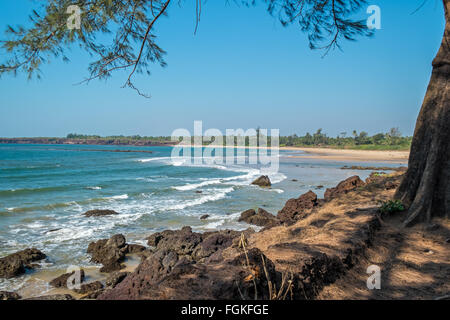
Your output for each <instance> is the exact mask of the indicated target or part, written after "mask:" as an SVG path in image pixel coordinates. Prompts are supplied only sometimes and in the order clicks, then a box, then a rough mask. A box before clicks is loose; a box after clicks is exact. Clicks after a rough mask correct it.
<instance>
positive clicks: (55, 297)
mask: <svg viewBox="0 0 450 320" xmlns="http://www.w3.org/2000/svg"><path fill="white" fill-rule="evenodd" d="M24 300H75V299H74V298H73V297H72V296H71V295H70V294H52V295H49V296H39V297H33V298H28V299H24Z"/></svg>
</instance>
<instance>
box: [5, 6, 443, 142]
mask: <svg viewBox="0 0 450 320" xmlns="http://www.w3.org/2000/svg"><path fill="white" fill-rule="evenodd" d="M226 2H227V1H225V0H223V1H220V0H214V1H208V2H207V3H206V4H204V5H203V14H202V17H201V23H200V26H199V30H198V32H197V34H196V35H194V25H195V7H194V5H193V3H194V1H185V2H184V3H183V4H182V6H181V7H180V6H178V4H176V3H175V4H172V5H171V7H170V10H169V16H168V17H167V18H163V19H162V20H161V21H160V23H159V24H158V26H157V35H158V39H159V41H158V43H159V45H160V46H162V48H163V49H165V50H166V51H167V52H168V53H167V55H166V61H167V63H168V66H167V67H166V68H164V69H163V68H161V67H159V66H157V65H154V66H152V67H151V69H152V75H151V76H150V77H147V76H137V77H136V78H135V84H136V85H137V86H138V87H139V88H140V89H141V90H142V91H144V92H146V93H150V94H151V95H152V98H151V99H145V98H143V97H141V96H139V95H137V94H136V93H135V92H134V91H133V90H131V89H122V88H121V86H122V84H123V83H124V82H125V80H126V74H125V73H117V74H115V75H114V76H113V78H111V79H109V80H108V81H107V82H104V81H93V82H91V83H90V84H89V85H74V83H77V82H79V81H81V80H82V79H83V78H84V77H85V76H87V75H88V73H87V65H88V62H89V57H88V56H87V55H86V54H84V53H83V52H80V51H78V50H72V51H71V52H70V53H69V58H71V62H70V63H69V64H67V63H63V62H60V61H56V60H54V61H53V62H52V63H51V64H50V65H48V66H46V67H44V68H43V77H42V79H41V80H32V81H28V80H27V79H26V76H25V75H19V76H17V77H11V76H4V77H2V78H0V115H1V116H0V136H1V137H14V136H29V137H31V136H65V135H66V134H68V133H70V132H77V133H85V134H100V135H114V134H124V135H132V134H140V135H170V134H171V132H172V131H173V130H174V129H177V128H187V129H189V130H190V131H191V132H192V130H193V121H194V120H202V121H203V127H204V129H207V128H219V129H220V130H225V128H244V129H247V128H255V127H257V126H260V127H261V128H268V129H271V128H278V129H280V133H281V134H282V135H288V134H292V133H297V134H304V133H306V132H314V131H315V130H316V129H317V128H323V129H324V131H325V132H326V133H328V134H330V135H333V136H335V135H337V134H339V133H340V132H344V131H345V132H348V133H349V134H350V133H351V131H352V130H354V129H355V130H357V131H361V130H365V131H368V132H369V133H370V134H374V133H377V132H386V131H387V130H389V128H391V127H399V128H400V130H401V132H402V133H404V134H408V135H412V133H413V130H414V125H415V120H416V117H417V114H418V112H419V109H420V106H421V102H422V99H423V97H424V95H425V91H426V87H427V84H428V81H429V77H430V74H431V61H432V59H433V58H434V56H435V54H436V53H437V50H438V48H439V45H440V42H441V39H442V33H443V28H444V17H443V8H442V1H439V0H428V1H427V3H426V5H425V6H424V7H422V8H421V9H420V10H419V11H418V12H416V13H414V14H411V13H412V12H413V11H414V10H415V9H417V8H418V7H419V6H420V4H421V3H422V0H398V1H392V0H373V1H372V2H371V3H370V4H376V5H378V6H379V7H380V8H381V19H382V22H381V24H382V29H381V30H377V31H376V34H375V37H374V38H372V39H359V41H357V42H351V43H342V44H343V52H341V51H338V50H335V51H331V52H330V53H329V54H328V55H327V56H326V57H324V58H322V55H323V51H315V50H314V51H312V50H310V49H309V47H308V43H307V39H306V36H305V35H304V34H302V33H301V31H300V30H299V28H298V27H297V26H296V25H293V26H290V27H288V28H284V27H282V26H281V25H280V24H279V22H278V21H277V20H276V19H274V18H272V17H271V16H270V15H268V14H267V12H266V11H265V7H264V6H262V5H258V6H256V7H252V8H245V7H239V6H237V5H235V4H234V3H233V1H228V2H229V4H226ZM32 7H33V1H29V0H19V1H2V2H1V3H0V26H1V28H2V30H4V29H5V26H6V25H8V24H12V25H17V24H24V23H25V22H26V21H27V16H28V14H29V12H30V8H32ZM1 37H2V38H4V34H3V33H2V36H1ZM0 58H3V57H0Z"/></svg>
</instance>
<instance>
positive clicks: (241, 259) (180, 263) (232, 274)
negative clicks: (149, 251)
mask: <svg viewBox="0 0 450 320" xmlns="http://www.w3.org/2000/svg"><path fill="white" fill-rule="evenodd" d="M168 254H169V252H167V251H160V252H158V253H157V254H155V255H153V256H152V257H150V258H149V259H147V260H146V261H144V262H143V263H142V264H140V265H139V267H138V268H137V269H136V271H135V272H133V273H132V274H130V275H129V276H127V277H126V278H125V280H124V281H122V282H121V283H120V284H118V285H117V286H116V287H115V288H114V289H111V290H108V291H105V292H104V293H103V294H102V295H100V296H99V297H98V299H99V300H118V299H127V300H130V299H131V300H132V299H176V300H188V299H189V300H192V299H194V300H202V299H220V300H242V299H246V300H253V299H254V298H255V286H256V291H257V293H258V296H257V298H258V299H269V296H268V290H267V279H266V277H265V273H264V265H263V263H262V261H263V259H264V261H265V267H266V270H267V272H268V275H269V277H270V279H271V280H272V281H273V282H274V283H275V285H277V287H279V281H278V282H277V280H278V279H279V278H280V275H279V274H278V273H277V272H276V271H275V266H274V264H273V263H272V261H270V260H269V259H268V258H266V257H265V256H264V254H263V253H262V252H261V251H260V250H258V249H256V248H252V249H250V250H248V251H247V255H245V254H244V253H241V254H239V255H237V256H235V257H234V258H230V259H228V260H226V261H220V262H218V263H214V264H206V263H191V262H189V261H187V260H185V259H179V260H177V261H176V262H175V260H174V259H170V261H171V266H169V267H164V266H163V265H162V261H163V260H164V258H165V257H166V256H167V255H168ZM247 259H248V260H247ZM247 261H248V263H247Z"/></svg>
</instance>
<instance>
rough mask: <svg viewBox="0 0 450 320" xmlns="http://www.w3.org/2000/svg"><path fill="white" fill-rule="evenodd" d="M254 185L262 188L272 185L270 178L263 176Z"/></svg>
mask: <svg viewBox="0 0 450 320" xmlns="http://www.w3.org/2000/svg"><path fill="white" fill-rule="evenodd" d="M252 184H254V185H257V186H260V187H270V186H271V185H272V183H271V182H270V179H269V177H268V176H261V177H259V178H258V179H256V180H255V181H253V182H252Z"/></svg>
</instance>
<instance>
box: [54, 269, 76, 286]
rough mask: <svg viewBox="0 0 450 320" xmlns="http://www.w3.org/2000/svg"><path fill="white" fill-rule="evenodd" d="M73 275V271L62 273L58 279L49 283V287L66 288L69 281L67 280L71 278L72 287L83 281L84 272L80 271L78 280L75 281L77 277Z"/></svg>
mask: <svg viewBox="0 0 450 320" xmlns="http://www.w3.org/2000/svg"><path fill="white" fill-rule="evenodd" d="M74 275H75V271H72V272H70V273H64V274H62V275H60V276H59V277H57V278H55V279H53V280H52V281H50V285H51V286H53V287H55V288H67V281H68V280H69V278H72V279H71V284H72V285H75V284H76V283H82V282H83V281H84V270H83V269H81V270H80V274H79V278H78V279H77V276H74ZM72 276H74V277H72Z"/></svg>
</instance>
